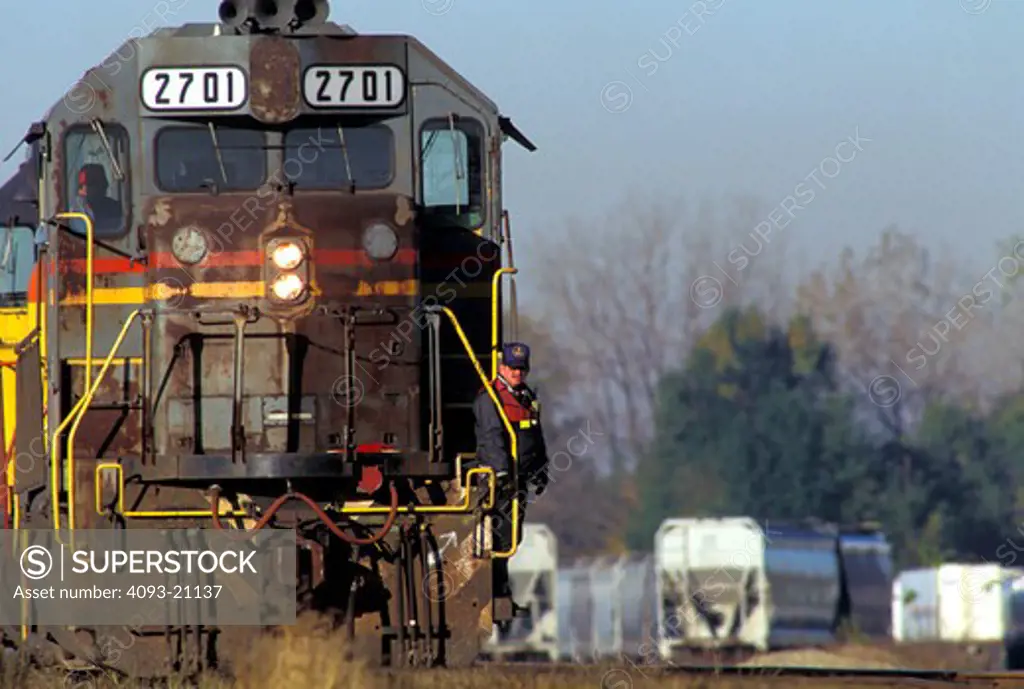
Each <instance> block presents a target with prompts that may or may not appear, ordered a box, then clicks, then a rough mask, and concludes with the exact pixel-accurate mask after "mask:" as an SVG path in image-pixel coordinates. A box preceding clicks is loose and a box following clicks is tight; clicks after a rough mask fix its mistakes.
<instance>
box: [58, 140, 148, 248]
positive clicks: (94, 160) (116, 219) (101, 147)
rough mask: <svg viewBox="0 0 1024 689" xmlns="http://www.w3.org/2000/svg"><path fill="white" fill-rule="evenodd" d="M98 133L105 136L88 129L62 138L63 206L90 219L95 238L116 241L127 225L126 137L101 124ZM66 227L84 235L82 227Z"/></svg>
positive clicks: (73, 222)
mask: <svg viewBox="0 0 1024 689" xmlns="http://www.w3.org/2000/svg"><path fill="white" fill-rule="evenodd" d="M102 131H103V134H104V135H105V136H101V135H100V133H99V132H97V131H96V130H95V129H93V128H92V127H73V128H71V129H69V130H68V131H67V133H66V134H65V135H64V189H66V190H67V191H66V196H67V199H66V204H67V208H68V210H69V211H71V212H77V213H85V214H87V215H88V216H89V217H90V218H92V222H93V231H94V232H95V234H96V236H97V237H119V236H122V235H124V234H125V233H126V232H127V230H128V227H129V223H130V221H131V217H130V214H131V199H130V196H129V189H128V182H127V180H128V176H129V171H128V164H129V163H128V161H129V157H128V135H127V134H126V133H125V130H124V129H123V128H122V127H120V126H119V125H113V124H104V125H103V128H102ZM104 139H105V141H104ZM115 161H116V165H115ZM119 171H120V175H119V174H118V172H119ZM119 177H120V178H119ZM70 224H71V226H72V228H73V229H74V230H76V231H78V232H81V233H84V232H85V223H82V222H77V221H71V223H70Z"/></svg>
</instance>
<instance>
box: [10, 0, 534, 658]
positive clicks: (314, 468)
mask: <svg viewBox="0 0 1024 689" xmlns="http://www.w3.org/2000/svg"><path fill="white" fill-rule="evenodd" d="M164 4H166V3H164ZM328 13H329V8H328V7H327V3H326V1H325V0H259V1H256V0H248V1H243V0H235V1H230V0H229V1H225V2H223V3H221V4H220V7H219V18H220V21H219V22H218V23H197V24H186V25H183V26H175V27H168V28H162V29H159V30H157V31H154V32H152V33H151V34H149V35H147V36H145V37H142V38H139V39H132V40H129V41H127V42H126V43H124V44H123V45H121V46H119V47H118V49H117V50H116V51H114V52H113V53H111V54H110V55H109V56H108V57H107V58H106V59H105V60H104V61H103V63H102V64H100V65H98V66H96V67H93V68H92V69H89V70H88V71H87V72H86V73H85V75H84V76H83V77H82V79H81V80H80V81H79V82H78V83H77V84H76V85H75V86H74V87H72V89H71V90H70V91H69V92H67V93H66V94H63V95H62V97H61V98H60V99H59V100H58V101H57V102H56V103H55V104H54V105H53V107H51V108H50V109H49V111H48V112H47V113H46V115H45V116H44V117H43V118H42V119H41V120H40V121H38V122H36V123H35V124H33V125H32V126H31V127H30V128H29V131H28V134H27V135H26V136H25V138H24V143H25V144H26V145H27V146H28V147H29V149H28V150H29V160H28V162H27V163H26V165H24V166H22V168H21V170H20V171H19V173H18V175H17V177H16V179H14V180H12V181H11V182H10V183H9V184H8V185H5V187H4V189H5V191H4V192H2V193H0V199H3V200H4V201H5V202H7V205H5V206H4V207H3V208H0V218H2V219H3V220H4V221H5V222H6V224H7V229H6V234H5V239H4V246H5V247H6V248H7V249H9V251H5V253H4V254H3V258H4V271H5V272H4V276H5V278H4V282H3V287H4V290H5V292H4V295H3V300H4V301H3V310H2V311H0V337H2V340H3V342H2V347H3V349H2V355H3V361H2V363H3V365H4V369H3V374H2V375H3V383H2V389H0V390H2V396H3V421H4V433H3V438H4V441H5V446H6V448H7V459H8V462H7V465H6V466H7V472H6V477H7V490H6V492H5V498H6V499H5V505H6V509H5V513H4V514H5V523H6V525H7V526H8V527H10V528H13V529H33V530H51V531H52V532H53V533H59V534H60V535H61V536H60V537H61V538H64V539H66V538H67V537H68V534H69V532H73V531H75V530H81V529H135V528H150V529H180V528H215V529H227V528H235V529H247V528H253V529H255V528H268V529H273V528H277V529H285V530H292V531H294V532H296V533H297V534H298V538H299V540H298V542H299V544H300V547H299V550H298V552H297V553H296V560H297V571H298V580H297V582H296V584H297V586H298V588H299V599H300V600H301V601H302V605H303V607H305V606H312V607H316V608H319V609H325V610H328V611H331V612H333V613H335V614H336V615H337V618H338V620H339V621H340V622H342V623H344V625H345V627H346V628H347V629H348V630H349V633H350V635H351V644H352V647H353V649H354V650H355V651H356V652H358V653H360V654H362V655H365V656H367V657H368V658H369V659H370V660H371V661H376V662H380V663H382V664H387V665H404V664H421V665H433V664H446V665H449V666H458V665H464V664H467V663H469V662H471V661H472V660H474V659H475V658H476V656H477V654H478V652H479V650H480V645H481V643H482V641H483V640H485V639H486V638H487V637H488V636H489V635H490V633H491V630H492V623H493V622H495V621H504V620H508V619H511V605H510V601H509V600H508V598H507V596H504V595H501V593H500V592H498V595H495V593H496V589H495V586H496V585H500V583H501V582H500V581H498V582H495V581H494V578H493V576H494V575H493V572H494V571H497V570H499V569H500V568H499V567H498V566H497V565H498V564H499V561H500V560H502V559H504V558H508V557H509V556H511V555H513V554H514V552H515V550H516V544H513V546H512V547H511V548H510V549H509V550H507V551H505V552H496V551H494V550H493V549H492V548H491V547H490V538H489V536H488V534H489V527H488V525H489V524H490V523H491V519H492V517H494V508H493V505H494V500H493V498H494V493H493V489H494V475H493V473H489V472H488V470H486V469H482V468H474V467H472V460H473V456H472V453H473V450H474V446H475V442H474V436H473V421H472V412H471V404H470V403H471V402H472V400H473V398H474V397H475V395H476V394H477V392H478V390H480V388H481V386H484V385H485V384H486V381H487V379H488V378H489V376H493V374H494V371H495V369H496V365H497V357H498V350H499V348H498V343H499V342H500V341H501V339H502V334H503V333H504V332H505V330H506V329H507V327H508V326H509V322H510V319H514V309H512V308H510V309H509V311H510V313H509V315H508V316H506V314H505V313H504V309H503V308H502V305H503V304H504V302H505V300H504V299H503V289H502V280H501V278H502V277H503V276H507V275H508V274H511V273H514V272H515V268H514V266H513V265H512V263H511V255H512V254H511V234H510V225H509V221H508V214H507V212H506V211H505V209H504V207H503V205H502V187H501V179H502V167H503V164H502V143H503V142H504V141H505V140H507V139H509V138H511V139H513V140H515V141H516V142H518V143H519V144H521V145H522V146H524V147H525V148H527V149H528V150H531V151H532V150H534V148H535V147H534V146H533V145H532V144H531V143H530V142H529V140H528V139H526V137H524V136H523V135H522V134H521V133H520V132H519V131H518V130H517V129H516V128H515V126H514V125H512V123H511V122H510V120H509V119H508V118H507V117H504V116H502V115H501V114H500V112H499V110H498V108H497V106H496V105H495V103H494V102H492V101H491V100H490V99H489V98H488V97H487V96H486V95H484V94H483V93H482V92H481V91H480V90H479V89H478V88H477V87H475V86H474V85H473V84H471V83H470V82H469V81H467V80H466V79H465V78H464V77H463V76H462V75H461V74H459V73H458V72H457V71H456V70H455V69H453V68H452V67H451V66H449V65H448V64H446V63H445V62H444V61H443V60H442V59H441V58H439V57H438V56H437V55H436V54H434V53H433V52H432V51H431V50H430V49H429V48H428V47H427V46H425V45H424V44H422V43H421V42H420V41H418V40H417V39H416V38H414V37H412V36H403V35H361V34H359V33H357V32H355V31H354V30H352V29H351V28H350V27H348V26H345V25H340V24H337V23H334V22H330V21H328V20H327V17H328ZM26 197H27V198H26ZM488 369H489V370H488ZM495 403H496V404H497V400H495ZM499 410H500V408H499ZM502 415H503V412H502ZM505 423H506V429H507V430H508V431H509V432H510V433H512V432H513V430H512V428H511V426H509V425H508V422H507V419H506V420H505ZM513 447H514V444H513ZM14 456H17V457H20V458H24V461H17V462H12V461H10V460H11V458H12V457H14ZM513 466H515V465H513ZM442 542H443V544H442ZM442 545H445V546H447V545H450V546H451V547H450V548H448V549H447V550H445V552H444V553H442V552H441V551H442V550H444V548H442ZM422 579H426V580H429V581H433V582H435V583H436V587H440V586H441V585H442V584H441V582H443V583H444V585H445V589H444V590H443V594H444V595H434V594H435V593H436V592H437V591H436V590H428V589H431V587H430V586H420V582H421V580H422ZM436 587H435V588H436ZM19 627H20V628H19ZM19 627H14V628H8V629H7V630H6V632H5V639H4V642H5V644H7V645H9V646H24V647H29V646H32V647H34V648H37V649H38V648H45V649H48V652H56V653H59V654H61V655H63V657H65V658H73V659H75V660H76V661H78V662H81V663H84V664H85V665H92V666H107V665H110V663H111V662H112V661H111V659H110V658H109V657H108V656H107V654H106V652H105V651H104V650H103V649H102V648H100V647H99V646H98V645H97V643H96V639H97V634H98V633H100V632H102V631H103V630H102V629H82V628H79V629H77V630H75V631H74V632H72V631H71V630H69V629H67V628H62V627H54V626H50V627H46V626H41V625H38V624H34V622H33V621H32V620H30V619H28V618H26V619H24V620H23V624H22V625H20V626H19ZM229 631H232V630H229V629H220V630H218V629H216V628H213V627H209V626H205V627H204V626H199V627H189V628H186V627H184V626H179V627H170V628H168V627H166V626H162V625H161V626H153V627H150V626H143V627H134V628H132V630H131V632H132V634H133V638H132V640H131V643H130V645H129V646H130V648H128V649H127V650H123V652H119V655H120V660H119V662H118V668H117V669H119V670H122V671H124V672H125V673H126V674H129V675H134V676H151V675H163V674H166V673H167V672H169V671H170V670H172V669H173V670H177V671H195V670H198V669H201V668H202V667H204V666H207V665H210V664H213V663H215V662H216V661H217V655H216V650H217V647H218V642H217V639H218V633H219V634H220V636H221V637H223V635H224V634H225V633H227V632H229ZM236 631H237V630H236ZM222 645H223V644H222Z"/></svg>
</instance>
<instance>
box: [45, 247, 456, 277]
mask: <svg viewBox="0 0 1024 689" xmlns="http://www.w3.org/2000/svg"><path fill="white" fill-rule="evenodd" d="M471 257H472V254H465V255H462V254H453V255H431V256H429V257H428V258H429V263H430V266H429V267H432V268H435V267H436V268H452V269H457V268H458V266H459V265H460V264H461V263H462V261H463V260H464V259H466V258H471ZM417 258H418V253H417V251H416V250H415V249H399V250H398V252H397V253H396V254H395V256H394V257H393V258H392V259H391V260H390V261H388V262H387V264H394V265H402V266H414V265H416V260H417ZM262 262H263V252H262V251H258V250H248V251H222V252H219V253H213V254H210V255H209V256H207V257H206V259H205V260H204V261H203V263H202V264H201V267H203V268H233V267H247V266H248V267H253V266H259V265H261V264H262ZM313 262H314V263H315V264H316V265H321V266H358V267H360V268H372V267H375V266H377V265H380V264H378V263H376V262H375V261H373V260H372V259H371V258H370V257H369V256H367V255H366V252H365V251H363V250H361V249H314V250H313ZM92 264H93V272H94V273H96V274H109V273H144V272H146V264H144V263H141V262H139V261H135V262H132V261H131V260H130V259H127V258H116V257H110V258H108V257H104V258H95V259H93V262H92ZM61 265H62V266H67V269H68V270H70V271H71V272H75V273H85V271H86V263H85V259H84V258H73V259H68V260H66V261H61ZM149 265H150V266H151V267H152V268H154V269H156V268H181V267H183V266H182V264H181V263H179V262H178V260H177V259H176V258H175V257H174V254H172V253H170V252H167V251H160V252H155V253H153V254H150V257H149Z"/></svg>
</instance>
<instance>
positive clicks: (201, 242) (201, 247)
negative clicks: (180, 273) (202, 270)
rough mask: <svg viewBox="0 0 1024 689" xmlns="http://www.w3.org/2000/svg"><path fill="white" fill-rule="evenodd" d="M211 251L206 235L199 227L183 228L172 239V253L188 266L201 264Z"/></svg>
mask: <svg viewBox="0 0 1024 689" xmlns="http://www.w3.org/2000/svg"><path fill="white" fill-rule="evenodd" d="M209 250H210V247H209V245H208V244H207V243H206V235H204V234H203V232H202V230H200V229H199V228H198V227H192V226H191V225H189V226H187V227H182V228H180V229H179V230H178V231H177V232H175V233H174V236H173V237H172V238H171V251H172V252H173V253H174V257H175V258H176V259H178V260H179V261H181V262H182V263H184V264H186V265H195V264H196V263H199V262H200V261H202V260H203V259H204V258H205V257H206V254H207V252H208V251H209Z"/></svg>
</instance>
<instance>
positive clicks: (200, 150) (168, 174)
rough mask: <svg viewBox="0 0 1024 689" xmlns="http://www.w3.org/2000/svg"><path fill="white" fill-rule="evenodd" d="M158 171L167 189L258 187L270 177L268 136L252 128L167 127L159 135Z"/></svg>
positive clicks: (160, 185) (236, 189)
mask: <svg viewBox="0 0 1024 689" xmlns="http://www.w3.org/2000/svg"><path fill="white" fill-rule="evenodd" d="M156 174H157V186H158V187H160V189H161V190H163V191H167V192H199V191H209V190H210V189H212V188H214V187H215V188H216V189H218V190H219V191H252V190H255V189H258V188H259V187H260V186H261V185H262V184H263V182H264V181H266V178H267V150H266V136H265V135H264V133H263V132H260V131H256V130H251V129H225V128H223V127H207V126H199V127H165V128H164V129H161V130H160V133H159V134H157V137H156Z"/></svg>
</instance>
